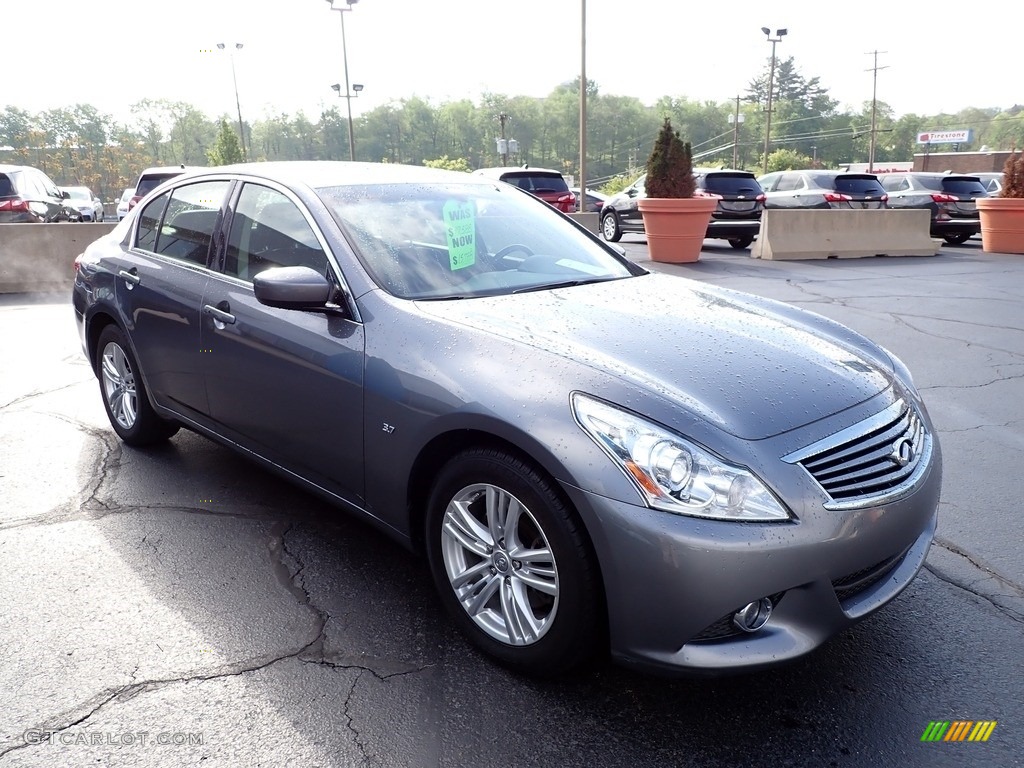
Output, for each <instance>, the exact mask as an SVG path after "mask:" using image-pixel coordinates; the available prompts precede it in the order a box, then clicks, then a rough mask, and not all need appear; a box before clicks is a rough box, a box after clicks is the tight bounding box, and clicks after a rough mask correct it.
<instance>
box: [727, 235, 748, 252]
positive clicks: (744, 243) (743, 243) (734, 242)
mask: <svg viewBox="0 0 1024 768" xmlns="http://www.w3.org/2000/svg"><path fill="white" fill-rule="evenodd" d="M752 242H754V238H753V237H750V236H747V237H730V238H729V245H731V246H732V247H733V248H735V249H736V250H737V251H742V250H743V249H744V248H749V247H750V244H751V243H752Z"/></svg>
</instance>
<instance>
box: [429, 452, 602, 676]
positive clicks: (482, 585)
mask: <svg viewBox="0 0 1024 768" xmlns="http://www.w3.org/2000/svg"><path fill="white" fill-rule="evenodd" d="M426 536H427V554H428V558H429V564H430V571H431V574H432V576H433V578H434V582H435V585H436V587H437V589H438V592H439V594H440V597H441V602H442V603H444V605H445V607H446V608H447V609H448V611H449V613H450V614H451V616H452V617H453V619H454V620H455V623H456V624H457V625H458V626H459V628H460V629H461V630H462V631H463V632H464V633H465V634H466V635H467V636H468V637H469V639H470V640H471V641H472V642H473V643H475V644H476V645H477V646H478V647H479V648H481V649H482V650H483V651H485V652H486V653H488V654H489V655H491V656H493V657H495V658H496V659H498V660H499V661H501V662H502V663H504V664H506V665H507V666H509V667H511V668H513V669H515V670H517V671H520V672H525V673H528V674H533V675H538V676H551V675H556V674H562V673H565V672H568V671H571V670H572V669H573V668H576V667H578V666H580V665H581V664H583V663H585V662H586V661H588V660H590V659H591V658H592V657H593V655H594V653H595V652H596V651H597V649H598V644H597V643H596V642H595V638H597V637H600V636H601V633H600V632H599V629H600V628H601V626H602V622H601V621H600V620H599V616H600V615H601V614H600V611H599V609H598V605H599V599H598V595H599V587H598V584H599V579H598V574H597V566H596V562H595V558H594V555H593V553H592V551H591V548H590V543H589V540H588V539H587V537H586V535H585V533H584V531H583V526H582V523H581V522H580V520H579V519H578V517H577V516H576V514H575V512H574V511H573V510H572V509H571V508H570V507H568V506H567V504H566V503H565V502H564V501H563V500H562V499H561V497H560V496H559V495H558V494H557V493H556V491H555V488H554V486H553V484H552V483H551V481H549V480H547V479H546V478H545V477H544V476H543V475H541V474H540V473H539V472H538V471H537V470H536V469H535V468H534V467H532V466H531V465H530V464H528V463H526V462H524V461H522V460H521V459H519V458H517V457H515V456H513V455H511V454H509V453H506V452H504V451H501V450H491V449H483V448H480V449H473V450H468V451H465V452H463V453H461V454H459V455H457V456H455V457H454V458H453V459H451V460H450V461H449V462H448V464H446V465H445V467H444V468H443V469H442V470H441V472H440V474H439V475H438V478H437V482H436V484H435V485H434V488H433V491H432V492H431V495H430V501H429V508H428V514H427V531H426Z"/></svg>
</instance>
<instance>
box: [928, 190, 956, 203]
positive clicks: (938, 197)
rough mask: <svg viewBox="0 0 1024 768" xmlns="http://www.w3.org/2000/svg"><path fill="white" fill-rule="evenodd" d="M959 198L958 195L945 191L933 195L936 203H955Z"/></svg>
mask: <svg viewBox="0 0 1024 768" xmlns="http://www.w3.org/2000/svg"><path fill="white" fill-rule="evenodd" d="M959 199H960V198H958V197H956V196H955V195H947V194H946V193H945V192H939V193H937V194H934V195H932V200H934V201H935V202H936V203H955V202H957V201H958V200H959Z"/></svg>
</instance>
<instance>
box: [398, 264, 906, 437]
mask: <svg viewBox="0 0 1024 768" xmlns="http://www.w3.org/2000/svg"><path fill="white" fill-rule="evenodd" d="M418 306H419V308H420V309H421V310H422V311H423V312H425V313H426V314H428V315H431V316H433V317H436V318H438V319H442V320H445V321H447V322H454V323H458V324H460V325H464V326H469V327H472V328H474V329H477V330H478V331H479V332H481V333H487V334H493V335H496V336H500V337H502V338H505V339H508V340H511V341H513V342H516V343H519V344H523V345H525V346H529V347H532V348H535V349H537V350H538V351H543V352H547V353H551V354H554V355H558V356H560V357H563V358H566V359H568V360H573V361H575V362H577V363H579V364H583V365H586V366H588V367H590V368H592V369H594V370H598V371H602V372H604V373H606V374H608V375H610V376H614V377H616V378H618V379H619V380H621V381H623V382H625V383H626V384H627V385H628V386H629V387H630V388H631V389H635V390H638V391H639V392H638V394H640V393H643V392H646V393H648V394H649V395H650V396H655V397H660V398H663V399H666V400H668V401H670V402H671V403H672V404H673V405H674V406H676V407H682V408H683V409H685V410H686V411H689V412H691V413H692V414H694V415H697V416H699V417H701V418H703V419H705V420H707V421H710V422H711V423H713V424H715V425H716V426H717V427H718V428H719V429H722V430H724V431H725V432H728V433H729V434H732V435H735V436H737V437H741V438H745V439H762V438H766V437H771V436H773V435H777V434H780V433H782V432H786V431H788V430H791V429H794V428H796V427H800V426H803V425H805V424H809V423H811V422H813V421H816V420H818V419H821V418H824V417H826V416H830V415H832V414H835V413H838V412H839V411H841V410H843V409H846V408H850V407H852V406H854V405H856V404H857V403H860V402H863V401H865V400H867V399H869V398H871V397H873V396H875V395H876V394H878V393H879V392H881V391H883V390H885V389H886V388H888V387H889V386H890V385H891V383H892V380H893V376H894V372H893V365H892V361H891V360H890V359H889V357H888V356H887V355H886V353H885V352H884V351H883V350H882V349H881V348H880V347H878V346H876V345H874V344H872V343H871V342H869V341H868V340H867V339H865V338H864V337H862V336H860V335H858V334H856V333H854V332H853V331H851V330H850V329H848V328H845V327H844V326H841V325H839V324H838V323H835V322H833V321H830V320H827V319H826V318H824V317H821V316H819V315H816V314H813V313H810V312H806V311H804V310H801V309H798V308H796V307H793V306H790V305H787V304H782V303H779V302H774V301H771V300H768V299H763V298H760V297H755V296H750V295H747V294H742V293H739V292H735V291H729V290H726V289H722V288H717V287H709V286H706V285H703V284H700V283H695V282H693V281H690V280H688V279H684V278H680V277H675V276H669V275H656V274H651V275H645V276H641V277H634V278H627V279H623V280H615V281H609V282H604V283H596V284H590V285H582V286H575V287H568V288H560V289H553V290H545V291H534V292H529V293H522V294H518V295H513V296H493V297H482V298H476V299H465V300H458V301H431V302H418ZM567 386H568V387H569V388H573V387H574V386H575V385H574V383H573V382H567ZM630 399H631V400H633V399H634V398H630ZM648 415H650V414H648Z"/></svg>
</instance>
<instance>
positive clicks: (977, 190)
mask: <svg viewBox="0 0 1024 768" xmlns="http://www.w3.org/2000/svg"><path fill="white" fill-rule="evenodd" d="M942 191H943V192H946V193H948V194H950V195H961V196H967V197H972V196H975V197H976V196H981V197H986V196H987V195H988V193H987V192H986V191H985V185H984V184H982V183H981V180H980V179H975V178H966V179H965V178H963V177H960V178H957V177H948V178H945V179H943V180H942Z"/></svg>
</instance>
